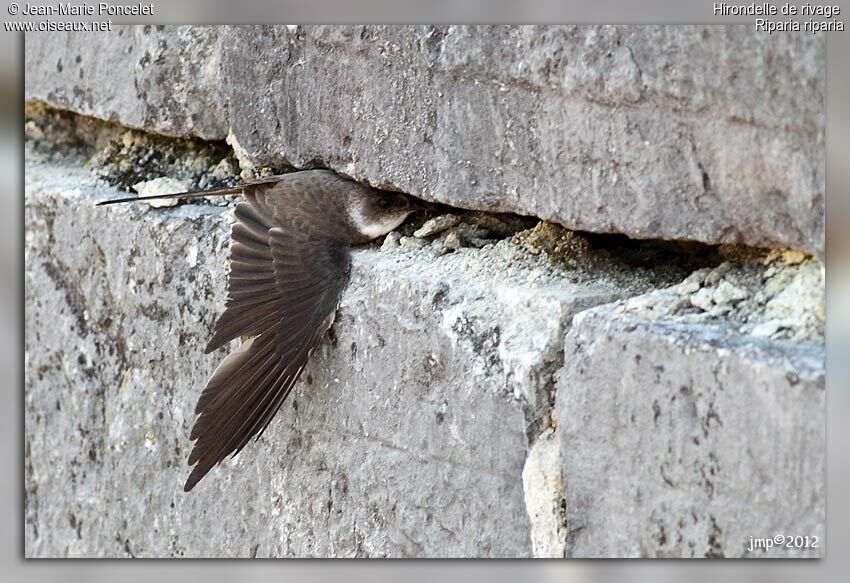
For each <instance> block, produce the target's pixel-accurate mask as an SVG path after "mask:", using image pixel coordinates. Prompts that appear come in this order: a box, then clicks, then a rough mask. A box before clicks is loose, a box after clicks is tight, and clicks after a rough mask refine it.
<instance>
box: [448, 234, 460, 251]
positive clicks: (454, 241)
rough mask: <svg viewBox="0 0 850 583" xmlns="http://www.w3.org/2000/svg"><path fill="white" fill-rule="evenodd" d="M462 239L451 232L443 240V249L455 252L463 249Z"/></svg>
mask: <svg viewBox="0 0 850 583" xmlns="http://www.w3.org/2000/svg"><path fill="white" fill-rule="evenodd" d="M463 243H464V241H463V239H462V238H461V236H460V235H459V234H457V233H456V232H451V233H449V234H448V235H446V238H445V239H443V249H445V250H447V251H457V250H458V249H460V248H461V247H463Z"/></svg>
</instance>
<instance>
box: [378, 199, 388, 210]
mask: <svg viewBox="0 0 850 583" xmlns="http://www.w3.org/2000/svg"><path fill="white" fill-rule="evenodd" d="M390 204H391V203H390V199H388V198H379V199H378V206H379V207H381V208H382V209H386V208H390Z"/></svg>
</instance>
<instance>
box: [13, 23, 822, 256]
mask: <svg viewBox="0 0 850 583" xmlns="http://www.w3.org/2000/svg"><path fill="white" fill-rule="evenodd" d="M117 30H118V33H120V32H121V28H120V27H119V28H118V29H117ZM198 30H200V31H201V32H196V31H198ZM118 33H116V34H118ZM148 34H149V35H151V34H155V35H156V36H155V37H151V36H145V33H144V32H143V29H141V28H139V29H125V30H124V34H123V36H121V37H117V36H115V35H112V36H106V35H104V36H93V35H79V36H77V37H73V36H63V35H55V36H54V35H28V37H27V46H26V48H27V89H26V95H27V97H28V98H30V99H43V100H46V101H48V102H50V103H53V104H55V105H59V106H62V107H68V108H71V109H75V110H76V111H81V112H82V113H87V114H89V115H96V116H98V117H104V118H105V119H113V120H115V121H119V122H121V123H126V124H128V125H134V126H137V127H145V128H148V129H151V130H153V131H160V132H164V133H177V134H181V135H185V134H197V135H202V136H207V137H223V136H224V135H225V134H229V141H230V143H231V144H232V145H233V146H234V148H235V149H236V150H237V152H238V153H239V154H240V156H241V157H242V159H243V161H244V162H246V163H253V164H260V165H273V166H281V165H284V164H289V163H291V164H294V165H296V166H306V165H311V164H321V165H325V166H328V167H331V168H334V169H336V170H339V171H342V172H345V173H347V174H349V175H351V176H353V177H356V178H358V179H362V180H366V181H369V182H371V183H372V184H376V185H380V186H388V187H393V188H398V189H400V190H403V191H405V192H409V193H412V194H415V195H417V196H420V197H423V198H428V199H431V200H438V201H441V202H444V203H447V204H451V205H454V206H458V207H464V208H476V209H485V210H501V211H511V212H518V213H521V214H528V215H533V216H537V217H540V218H543V219H547V220H552V221H555V222H558V223H560V224H562V225H564V226H567V227H569V228H574V229H581V230H587V231H596V232H619V233H625V234H627V235H630V236H632V237H636V238H672V239H692V240H699V241H705V242H713V243H714V242H744V243H748V244H751V245H765V246H777V247H793V248H796V249H801V250H805V251H808V252H813V253H817V254H822V252H823V245H824V218H823V212H824V202H823V201H824V129H823V128H824V86H825V82H824V70H825V66H824V63H825V42H824V41H825V39H824V37H823V35H819V36H814V35H811V34H806V33H799V34H794V33H786V34H782V35H766V34H763V33H759V32H757V31H755V30H754V29H753V27H752V26H743V25H742V26H653V27H640V26H545V27H467V26H458V27H379V26H366V27H336V26H332V27H326V26H315V27H313V26H309V27H297V28H295V27H293V28H292V29H290V28H287V27H283V26H280V27H226V28H221V29H209V28H202V29H194V28H191V29H186V28H183V27H179V28H168V27H165V28H163V29H162V30H158V29H157V30H153V31H152V32H149V33H148ZM193 35H196V36H193ZM190 37H191V38H192V41H193V42H191V43H190V42H188V41H187V40H186V39H187V38H190ZM93 38H97V39H98V40H97V41H96V43H102V45H101V44H98V45H96V46H94V48H92V47H91V46H89V45H92V42H93V41H92V40H91V39H93ZM154 42H155V43H156V44H155V46H156V47H157V48H156V50H157V51H159V52H156V56H158V58H159V60H157V59H153V60H151V62H150V64H149V65H147V64H146V66H145V67H142V64H141V63H142V61H141V59H142V58H143V56H144V54H145V53H146V51H147V52H151V51H152V50H153V49H152V48H145V47H147V46H148V45H149V44H150V43H154ZM82 44H86V45H87V47H85V49H80V50H76V49H75V48H74V47H77V46H80V45H82ZM68 47H72V49H71V50H69V48H68ZM131 49H132V53H131V54H130V55H127V54H126V53H127V51H129V50H131ZM83 50H84V51H85V52H81V51H83ZM95 51H96V52H95ZM102 53H106V54H110V55H112V54H113V53H114V56H111V57H109V58H110V59H113V60H115V59H117V61H116V62H114V63H111V61H108V62H110V63H111V65H110V66H109V67H104V68H103V71H100V69H98V71H99V72H98V74H97V76H95V77H92V78H91V80H90V81H85V83H86V84H83V82H82V81H81V80H80V79H79V71H78V70H77V69H79V68H82V67H84V65H83V64H82V63H81V64H80V65H76V64H75V65H72V66H71V67H68V66H67V65H68V64H67V63H64V61H63V67H64V68H63V71H61V72H59V73H58V74H57V72H56V71H55V70H54V69H56V67H55V66H54V63H58V59H60V58H63V57H64V58H66V59H67V58H68V55H75V54H82V55H84V57H85V58H86V59H88V58H89V56H91V57H93V56H94V54H102ZM151 54H152V55H153V54H154V53H153V52H151ZM86 71H88V69H86ZM85 74H86V75H88V72H86V73H85ZM122 76H126V77H127V78H126V81H125V82H121V79H122ZM107 77H108V78H107ZM86 79H88V77H86ZM95 80H96V81H97V83H94V81H95ZM101 81H102V82H101ZM134 83H140V86H139V87H140V88H139V89H136V88H135V87H134V85H133V84H134ZM200 113H203V114H204V115H196V114H200Z"/></svg>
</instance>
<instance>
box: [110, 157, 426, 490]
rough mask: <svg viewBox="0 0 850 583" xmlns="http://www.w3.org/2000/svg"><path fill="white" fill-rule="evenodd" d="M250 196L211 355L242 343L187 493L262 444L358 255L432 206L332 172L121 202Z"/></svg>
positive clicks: (203, 430) (216, 396) (234, 238)
mask: <svg viewBox="0 0 850 583" xmlns="http://www.w3.org/2000/svg"><path fill="white" fill-rule="evenodd" d="M228 194H230V195H232V194H241V195H242V197H243V198H244V200H243V201H240V202H239V203H238V204H237V205H236V207H235V216H236V221H235V222H234V223H233V226H232V228H231V232H230V259H229V263H230V264H229V273H228V276H227V300H226V302H225V309H224V312H223V313H222V314H221V315H220V316H219V318H218V320H217V321H216V323H215V326H214V328H213V333H212V337H211V338H210V340H209V342H208V344H207V345H206V348H205V352H206V353H207V354H209V353H211V352H213V351H215V350H217V349H219V348H221V347H222V346H224V345H225V344H228V343H229V342H230V341H232V340H235V339H237V338H242V339H243V342H242V343H241V345H240V346H239V348H237V349H236V350H234V351H233V352H231V353H230V354H228V355H227V357H225V359H224V360H223V361H222V362H221V363H220V364H219V365H218V367H217V368H216V369H215V371H214V372H213V374H212V376H210V378H209V380H208V381H207V383H206V386H205V387H204V389H203V391H202V392H201V395H200V398H199V399H198V402H197V405H196V406H195V414H196V415H197V419H196V421H195V424H194V427H193V428H192V432H191V434H190V439H191V440H192V441H193V442H194V446H193V448H192V451H191V453H190V454H189V460H188V465H189V466H194V467H193V468H192V470H191V472H190V474H189V477H188V479H187V480H186V483H185V485H184V487H183V490H184V491H185V492H189V491H191V490H192V489H193V488H194V487H195V486H196V485H197V483H198V482H199V481H200V480H201V479H202V478H203V477H204V476H206V475H207V473H209V471H210V470H211V469H212V468H213V467H214V466H216V465H218V464H219V463H221V462H222V461H223V460H224V459H225V458H226V457H227V456H229V455H232V456H235V455H237V454H238V453H239V452H240V451H241V450H242V449H243V448H244V447H245V446H246V445H247V444H248V442H249V441H250V440H251V439H252V438H254V439H255V440H256V439H259V437H260V436H261V435H262V434H263V432H264V431H265V430H266V428H267V427H268V426H269V423H270V422H271V420H272V418H273V417H274V416H275V414H276V413H277V411H278V410H279V409H280V407H281V405H282V404H283V402H284V400H285V399H286V397H287V396H288V395H289V393H290V391H291V390H292V387H293V386H294V385H295V383H296V381H297V380H298V378H299V376H300V375H301V372H302V371H303V370H304V367H305V366H306V364H307V361H308V359H309V358H310V356H311V354H312V353H313V351H314V350H315V349H316V347H317V346H318V344H319V342H320V341H321V339H322V338H323V336H324V334H325V333H326V332H327V331H328V329H329V328H330V327H331V325H332V324H333V321H334V317H335V314H336V311H337V308H338V306H339V302H340V298H341V295H342V292H343V290H344V289H345V287H346V285H347V283H348V277H349V271H350V265H351V257H350V251H351V248H352V247H353V246H355V245H360V244H363V243H367V242H369V241H371V240H373V239H376V238H378V237H381V236H383V235H386V234H387V233H389V232H390V231H392V230H394V229H396V228H397V227H398V226H400V225H401V224H402V223H403V222H404V221H405V220H406V219H407V217H408V216H409V215H410V214H411V213H413V212H416V211H423V210H428V208H429V203H426V202H424V201H420V200H419V199H416V198H414V197H412V196H410V195H407V194H404V193H400V192H389V191H384V190H378V189H376V188H372V187H370V186H365V185H363V184H360V183H359V182H356V181H354V180H351V179H348V178H345V177H343V176H341V175H339V174H337V173H335V172H333V171H332V170H327V169H315V170H301V171H296V172H291V173H288V174H280V175H274V176H268V177H265V178H262V179H260V180H256V181H253V182H248V183H245V184H242V185H240V186H236V187H233V188H224V189H218V190H211V191H195V192H184V193H175V194H167V195H153V196H143V197H130V198H120V199H113V200H106V201H102V202H100V203H98V204H99V205H104V204H115V203H124V202H134V201H140V200H148V199H154V198H193V197H201V196H219V195H228Z"/></svg>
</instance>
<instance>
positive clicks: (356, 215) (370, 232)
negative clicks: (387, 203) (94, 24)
mask: <svg viewBox="0 0 850 583" xmlns="http://www.w3.org/2000/svg"><path fill="white" fill-rule="evenodd" d="M409 214H410V212H404V213H401V214H398V215H386V216H384V217H381V218H380V219H379V220H377V221H376V220H374V219H367V218H366V215H365V214H364V213H363V209H362V207H361V206H360V205H359V204H357V203H356V202H355V203H353V204H352V203H349V204H348V216H349V217H350V218H351V224H352V225H354V228H355V229H357V232H358V233H360V234H361V235H363V236H364V237H368V238H369V239H376V238H378V237H380V236H382V235H386V234H387V233H389V232H390V231H392V230H393V229H395V228H396V227H398V226H399V225H400V224H402V223H403V222H404V219H406V218H407V215H409Z"/></svg>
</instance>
